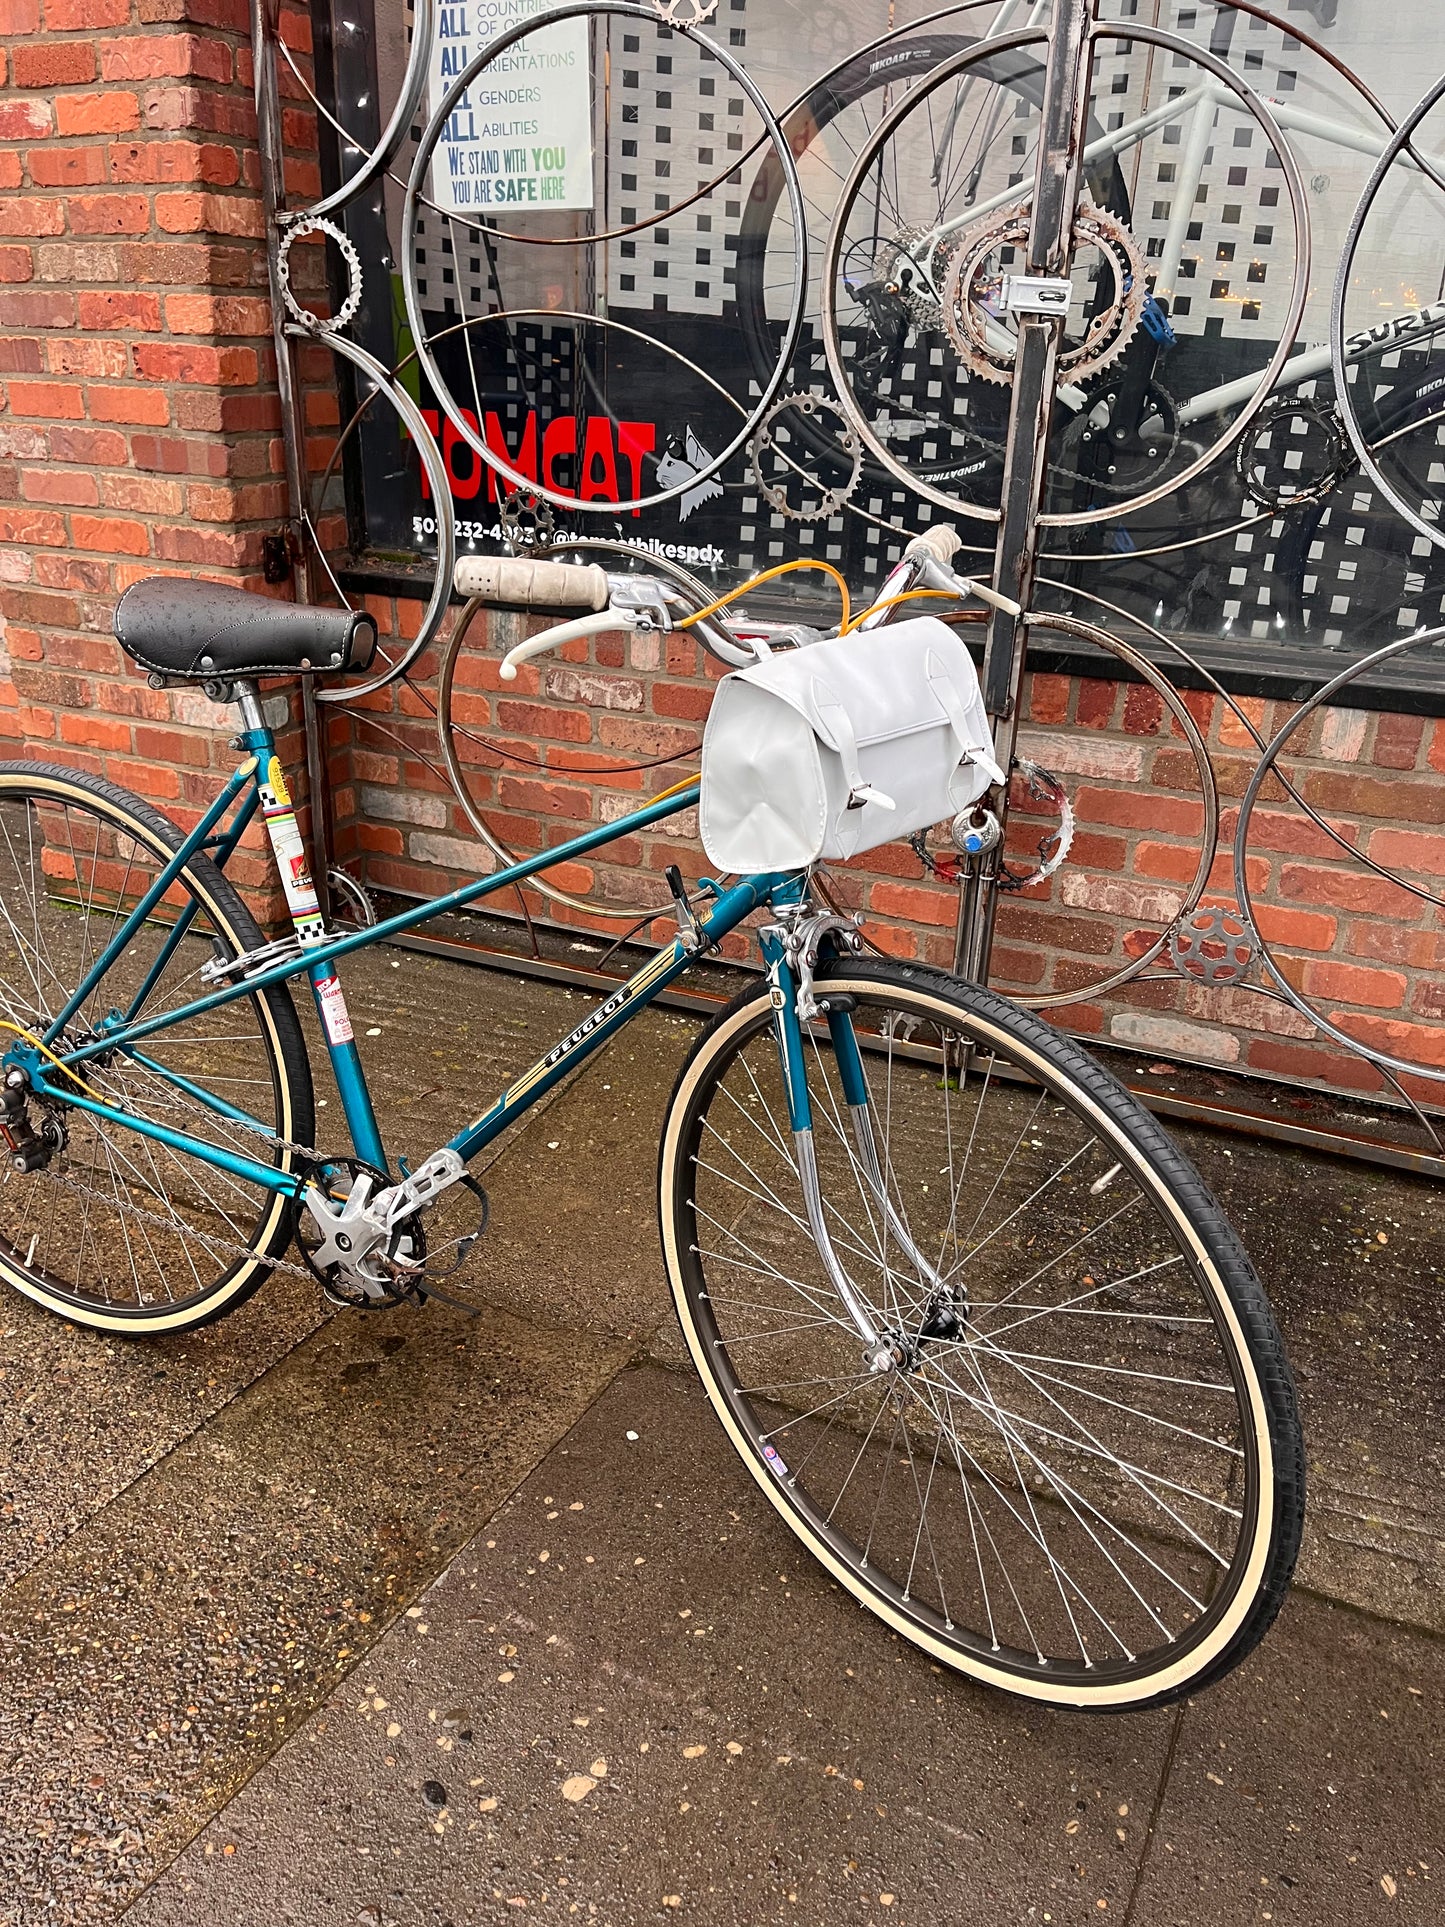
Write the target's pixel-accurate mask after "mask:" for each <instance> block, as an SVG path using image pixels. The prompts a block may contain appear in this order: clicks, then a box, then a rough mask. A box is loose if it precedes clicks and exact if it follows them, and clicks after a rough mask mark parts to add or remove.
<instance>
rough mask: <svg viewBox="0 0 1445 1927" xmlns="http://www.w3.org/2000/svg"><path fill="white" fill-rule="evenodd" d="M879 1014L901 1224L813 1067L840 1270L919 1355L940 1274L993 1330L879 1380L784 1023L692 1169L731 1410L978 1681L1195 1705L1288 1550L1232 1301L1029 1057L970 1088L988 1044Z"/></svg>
mask: <svg viewBox="0 0 1445 1927" xmlns="http://www.w3.org/2000/svg"><path fill="white" fill-rule="evenodd" d="M849 989H850V991H854V992H860V993H862V995H865V996H866V997H867V999H868V1002H866V1003H864V1004H862V1005H861V1007H860V1011H859V1014H858V1017H857V1018H856V1019H855V1021H856V1022H857V1023H858V1024H859V1025H860V1029H861V1028H863V1027H865V1026H866V1027H867V1029H868V1030H869V1031H871V1032H872V1034H873V1035H872V1043H873V1048H872V1049H870V1050H869V1051H868V1052H867V1053H866V1055H865V1067H866V1071H867V1076H868V1082H869V1087H870V1094H871V1102H872V1110H873V1121H874V1126H875V1135H876V1140H877V1146H878V1156H879V1164H880V1167H881V1169H882V1171H883V1173H884V1175H885V1181H886V1193H887V1199H888V1208H886V1209H885V1208H884V1206H883V1202H882V1200H881V1198H880V1197H879V1195H878V1194H877V1193H876V1192H875V1191H874V1190H873V1189H872V1187H871V1185H870V1183H869V1180H868V1178H867V1176H866V1170H865V1162H866V1161H865V1160H864V1159H862V1158H860V1155H859V1151H858V1147H857V1143H856V1138H855V1133H854V1128H853V1120H852V1119H851V1118H850V1116H849V1113H848V1111H847V1108H846V1105H845V1104H844V1101H843V1097H842V1093H841V1090H840V1086H839V1079H838V1075H837V1067H836V1064H835V1063H834V1061H833V1058H832V1053H831V1051H830V1049H829V1048H828V1046H827V1042H826V1038H825V1037H824V1038H818V1037H813V1038H811V1039H810V1041H809V1045H808V1050H809V1065H808V1073H809V1080H810V1085H811V1088H812V1092H813V1098H814V1107H815V1118H814V1126H815V1135H816V1149H817V1157H818V1164H819V1169H820V1175H821V1179H822V1189H823V1194H824V1199H825V1210H826V1212H827V1216H828V1222H829V1225H830V1229H831V1232H832V1235H833V1237H834V1241H835V1244H836V1247H837V1249H838V1251H839V1254H840V1256H841V1257H842V1258H843V1260H844V1263H845V1265H846V1266H847V1268H848V1270H849V1273H850V1276H851V1278H852V1280H853V1283H854V1285H855V1288H857V1289H858V1290H859V1291H860V1293H861V1295H862V1296H863V1297H864V1298H865V1300H866V1302H867V1304H868V1305H869V1308H870V1310H871V1312H872V1314H873V1316H874V1319H875V1322H876V1323H877V1324H878V1325H880V1327H882V1328H884V1329H886V1330H888V1331H890V1332H893V1333H899V1334H903V1335H905V1336H907V1335H908V1334H916V1333H917V1331H918V1329H919V1327H920V1325H921V1324H922V1323H923V1322H924V1319H925V1316H926V1313H927V1311H928V1309H929V1305H930V1302H931V1301H932V1300H933V1298H934V1297H935V1295H936V1294H935V1292H934V1288H933V1286H932V1284H931V1283H930V1279H931V1276H932V1275H933V1274H935V1273H936V1274H937V1275H938V1276H939V1277H940V1278H941V1279H943V1280H944V1281H945V1282H946V1283H947V1284H949V1285H950V1286H951V1287H957V1286H958V1285H960V1284H962V1285H963V1286H964V1287H965V1289H966V1294H967V1298H968V1311H967V1317H966V1322H965V1328H964V1330H963V1332H962V1333H961V1334H960V1335H959V1336H958V1337H957V1338H954V1339H932V1340H928V1341H926V1342H924V1343H922V1344H920V1345H919V1346H918V1349H917V1357H916V1361H915V1362H913V1363H912V1364H911V1365H910V1366H909V1367H908V1368H907V1369H901V1370H895V1371H892V1372H889V1373H887V1374H881V1375H880V1374H875V1373H870V1372H869V1371H868V1369H867V1366H866V1363H865V1361H864V1359H863V1356H862V1352H863V1347H862V1344H861V1341H860V1340H859V1338H858V1335H857V1333H856V1331H855V1330H854V1328H853V1326H852V1324H851V1323H850V1322H849V1321H848V1320H847V1318H846V1316H845V1314H844V1312H843V1308H842V1306H841V1304H840V1303H839V1301H838V1299H837V1297H836V1296H835V1294H834V1293H833V1292H832V1290H831V1288H830V1287H829V1286H828V1284H827V1281H826V1277H825V1274H824V1272H823V1269H822V1266H821V1263H820V1261H819V1260H818V1258H817V1255H816V1252H815V1251H814V1250H813V1248H812V1245H811V1240H810V1239H809V1237H808V1234H807V1231H806V1225H805V1217H804V1209H803V1204H802V1201H801V1194H800V1191H799V1185H798V1177H797V1168H796V1159H795V1153H794V1149H793V1145H792V1142H791V1136H790V1133H789V1130H788V1125H787V1112H786V1107H785V1105H784V1103H783V1095H782V1090H781V1082H780V1078H779V1073H778V1067H777V1058H776V1052H775V1050H774V1047H773V1044H772V1041H771V1038H770V1036H769V1034H768V1032H767V1029H766V1019H765V1016H764V1013H763V1009H762V1007H761V1006H759V1007H755V1008H754V1009H753V1010H752V1011H749V1012H748V1013H744V1014H742V1015H741V1016H740V1017H739V1018H738V1020H737V1021H736V1023H735V1025H734V1026H733V1027H732V1028H731V1030H730V1032H729V1034H728V1036H727V1038H726V1039H725V1040H720V1041H719V1042H718V1043H717V1045H716V1047H715V1049H714V1050H712V1051H710V1052H708V1053H707V1054H706V1058H705V1060H703V1061H699V1062H698V1063H696V1064H695V1065H694V1067H693V1075H692V1078H691V1091H690V1097H689V1099H688V1100H687V1105H686V1115H685V1117H684V1115H683V1114H681V1113H675V1114H674V1127H675V1131H676V1135H675V1138H673V1139H672V1140H671V1141H670V1145H669V1150H668V1154H667V1157H665V1161H664V1184H665V1186H667V1185H668V1184H669V1183H670V1184H671V1185H672V1186H673V1187H674V1188H675V1192H676V1209H675V1211H672V1201H671V1200H669V1201H668V1203H667V1204H665V1217H666V1216H668V1215H671V1216H672V1218H673V1224H672V1227H671V1237H670V1239H669V1243H670V1245H671V1247H672V1249H671V1252H670V1256H671V1257H672V1259H673V1265H674V1281H675V1286H676V1287H677V1288H678V1295H679V1303H680V1309H681V1310H682V1312H683V1323H684V1328H685V1330H686V1331H687V1334H688V1338H689V1342H690V1344H691V1347H692V1350H693V1354H694V1358H695V1359H696V1361H697V1362H698V1364H699V1366H700V1367H701V1369H702V1371H703V1376H704V1379H705V1381H706V1382H707V1383H708V1389H709V1392H710V1395H711V1396H712V1398H713V1401H714V1404H715V1405H716V1406H717V1407H718V1409H719V1412H720V1414H721V1415H722V1416H723V1417H724V1422H725V1423H726V1424H727V1425H728V1429H729V1430H730V1432H731V1433H732V1434H733V1436H734V1439H735V1442H737V1443H738V1444H739V1446H740V1448H741V1449H742V1450H743V1451H744V1454H745V1456H746V1457H748V1458H749V1460H750V1462H751V1466H752V1469H753V1471H754V1475H755V1476H756V1477H757V1478H758V1479H759V1483H760V1484H762V1485H763V1488H764V1490H765V1491H767V1492H768V1495H769V1497H770V1498H772V1500H773V1502H774V1503H775V1504H776V1505H777V1506H778V1508H779V1510H780V1511H782V1513H783V1515H784V1517H785V1518H787V1519H788V1521H789V1523H790V1524H791V1525H792V1526H793V1527H794V1529H795V1530H796V1531H798V1532H799V1533H800V1534H801V1536H802V1537H804V1539H805V1540H806V1541H807V1542H808V1543H809V1544H810V1546H811V1547H812V1549H813V1550H814V1551H815V1552H817V1553H818V1554H819V1555H820V1556H821V1557H822V1558H823V1559H824V1563H825V1564H827V1565H828V1566H829V1567H830V1568H831V1569H832V1570H833V1571H834V1572H835V1573H837V1575H838V1576H839V1577H840V1578H842V1579H843V1580H844V1581H845V1583H847V1584H848V1585H849V1587H850V1588H851V1589H852V1590H853V1591H854V1592H856V1593H858V1594H859V1595H860V1596H861V1597H863V1598H864V1599H865V1601H866V1603H868V1604H869V1605H871V1606H872V1607H873V1608H874V1609H875V1610H878V1611H881V1612H882V1613H883V1616H884V1617H886V1618H888V1619H890V1620H891V1621H892V1623H894V1624H895V1625H897V1626H898V1627H899V1628H900V1629H901V1630H903V1631H904V1632H906V1633H907V1634H908V1635H909V1636H910V1637H912V1638H915V1639H917V1640H918V1641H919V1643H921V1644H924V1645H926V1646H927V1647H929V1649H930V1650H932V1651H934V1652H936V1653H938V1654H939V1655H940V1656H941V1657H943V1658H945V1659H948V1660H949V1661H950V1662H951V1663H953V1664H956V1665H960V1666H962V1667H964V1668H965V1669H966V1670H972V1671H976V1672H980V1673H984V1674H986V1675H989V1676H991V1677H994V1678H1003V1679H1004V1680H1005V1682H1006V1683H1008V1684H1011V1685H1014V1686H1016V1687H1021V1688H1022V1690H1025V1691H1030V1692H1033V1693H1035V1694H1036V1695H1038V1696H1040V1697H1061V1698H1070V1699H1074V1700H1076V1701H1083V1700H1087V1699H1097V1700H1102V1701H1110V1700H1112V1701H1114V1702H1116V1703H1127V1702H1128V1701H1129V1700H1130V1699H1138V1698H1144V1697H1148V1696H1150V1695H1151V1694H1153V1693H1155V1692H1158V1691H1160V1690H1163V1689H1164V1687H1166V1686H1167V1684H1168V1682H1169V1681H1170V1680H1171V1679H1174V1678H1177V1679H1180V1680H1183V1679H1187V1678H1189V1677H1192V1676H1193V1675H1194V1674H1195V1673H1197V1672H1198V1671H1199V1670H1200V1668H1201V1667H1203V1666H1204V1665H1206V1664H1208V1663H1209V1660H1210V1658H1211V1657H1212V1656H1214V1655H1215V1654H1217V1652H1218V1651H1219V1650H1220V1649H1221V1648H1222V1647H1223V1645H1225V1644H1227V1642H1228V1640H1229V1638H1231V1637H1232V1636H1233V1633H1234V1631H1235V1630H1237V1627H1238V1624H1239V1623H1240V1621H1241V1620H1242V1619H1243V1617H1244V1616H1245V1615H1246V1614H1247V1612H1248V1610H1249V1607H1250V1605H1251V1603H1252V1601H1253V1599H1254V1598H1255V1596H1256V1594H1257V1592H1258V1589H1259V1583H1260V1578H1261V1575H1262V1569H1263V1561H1264V1556H1265V1551H1266V1547H1267V1542H1268V1539H1269V1536H1270V1520H1271V1498H1270V1478H1269V1467H1270V1446H1269V1439H1268V1430H1267V1420H1266V1416H1265V1410H1264V1404H1263V1400H1262V1397H1261V1394H1260V1390H1259V1386H1258V1381H1257V1377H1256V1375H1255V1373H1254V1370H1253V1367H1252V1365H1251V1363H1250V1361H1249V1359H1248V1356H1247V1352H1246V1349H1245V1346H1244V1344H1243V1341H1242V1334H1241V1333H1240V1330H1239V1326H1238V1321H1237V1318H1236V1316H1235V1313H1234V1310H1233V1307H1232V1306H1231V1305H1230V1304H1229V1302H1228V1300H1227V1297H1226V1296H1225V1294H1224V1293H1223V1291H1222V1288H1221V1286H1220V1284H1219V1281H1218V1274H1217V1272H1216V1270H1215V1268H1214V1267H1213V1265H1211V1264H1209V1263H1208V1262H1207V1261H1205V1262H1201V1259H1202V1258H1203V1256H1204V1254H1203V1253H1202V1251H1201V1248H1200V1247H1199V1244H1198V1241H1197V1234H1193V1233H1191V1230H1190V1228H1189V1227H1188V1225H1187V1222H1186V1221H1185V1219H1184V1217H1183V1214H1182V1212H1181V1211H1180V1208H1179V1206H1178V1204H1177V1202H1175V1201H1172V1200H1171V1198H1170V1195H1169V1194H1168V1192H1167V1191H1166V1189H1165V1187H1164V1185H1163V1182H1162V1180H1160V1179H1158V1178H1157V1177H1156V1176H1154V1175H1153V1174H1152V1173H1151V1171H1150V1168H1149V1167H1148V1166H1147V1165H1145V1164H1144V1163H1143V1162H1142V1160H1141V1159H1139V1158H1138V1157H1137V1155H1136V1154H1134V1153H1133V1152H1132V1151H1131V1148H1130V1147H1129V1145H1128V1142H1127V1139H1126V1138H1124V1136H1123V1133H1122V1132H1121V1131H1120V1130H1119V1128H1118V1127H1117V1126H1116V1125H1113V1126H1111V1123H1110V1121H1109V1120H1108V1119H1107V1117H1106V1115H1105V1114H1104V1113H1103V1112H1102V1111H1101V1110H1099V1108H1098V1106H1097V1105H1095V1104H1094V1103H1093V1102H1092V1100H1090V1099H1088V1097H1087V1094H1086V1093H1083V1092H1077V1091H1076V1092H1074V1093H1072V1094H1069V1093H1067V1092H1065V1091H1064V1090H1063V1089H1062V1088H1054V1089H1048V1088H1043V1087H1040V1086H1039V1085H1038V1084H1037V1083H1033V1084H1029V1083H1025V1082H1023V1081H1020V1080H1019V1079H1018V1078H1017V1076H1016V1075H1010V1071H1011V1070H1013V1071H1014V1072H1016V1070H1017V1068H1018V1063H1017V1054H1014V1055H1015V1064H1014V1065H1013V1066H1012V1067H1011V1066H1010V1065H1009V1063H1008V1062H1007V1061H1006V1059H1005V1057H1004V1055H1003V1054H1002V1053H1001V1052H999V1053H997V1054H994V1055H988V1056H982V1055H976V1056H975V1058H974V1062H973V1065H972V1066H971V1068H969V1069H968V1071H967V1072H966V1074H964V1075H963V1076H962V1077H961V1078H960V1076H959V1052H958V1048H957V1046H958V1042H959V1040H960V1038H961V1035H962V1024H961V1022H960V1020H959V1018H958V1017H957V1015H955V1016H954V1018H953V1020H952V1023H951V1024H950V1023H949V1022H947V1021H946V1020H944V1021H942V1022H941V1021H940V1018H939V1015H938V1013H939V1011H940V1009H941V1008H942V1007H941V1006H940V1005H939V1004H938V1003H937V1001H936V1000H934V1001H933V1002H931V1003H930V1001H929V1000H926V999H924V998H922V997H918V998H914V997H911V996H910V995H909V994H908V993H907V992H902V993H901V994H900V993H899V992H898V991H897V990H892V991H883V992H880V990H879V989H878V987H876V986H872V987H867V988H866V989H865V987H863V986H861V985H853V984H851V983H850V985H849ZM890 1009H891V1013H892V1015H891V1016H890ZM945 1043H946V1044H947V1045H948V1060H947V1061H948V1063H949V1067H950V1068H949V1074H948V1076H947V1077H945V1075H944V1058H943V1055H942V1049H941V1047H942V1046H943V1045H944V1044H945ZM1037 1062H1038V1060H1036V1061H1035V1065H1034V1066H1033V1067H1034V1068H1037ZM669 1165H670V1177H669ZM666 1195H667V1194H666V1191H665V1197H666ZM910 1246H911V1247H912V1249H911V1250H910ZM920 1260H921V1261H922V1262H921V1263H920Z"/></svg>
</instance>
